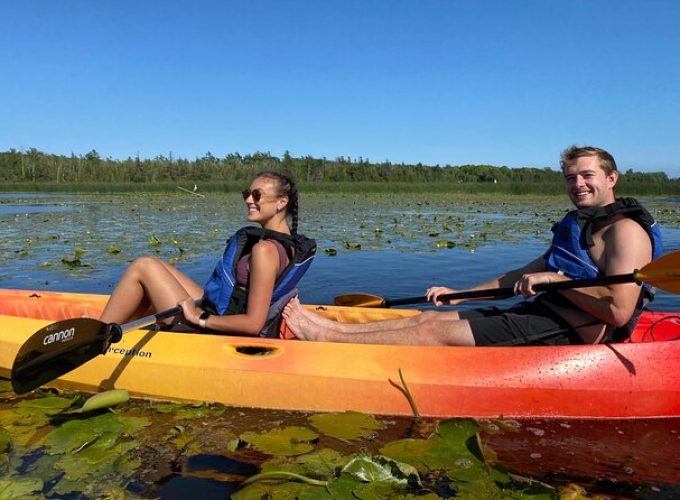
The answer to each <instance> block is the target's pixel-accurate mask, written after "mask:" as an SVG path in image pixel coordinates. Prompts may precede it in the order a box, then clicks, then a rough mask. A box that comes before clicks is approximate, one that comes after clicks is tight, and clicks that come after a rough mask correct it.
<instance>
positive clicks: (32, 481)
mask: <svg viewBox="0 0 680 500" xmlns="http://www.w3.org/2000/svg"><path fill="white" fill-rule="evenodd" d="M42 489H43V482H42V481H41V480H40V479H38V478H35V477H26V478H16V479H0V498H3V499H7V500H12V499H15V498H16V499H17V500H19V499H21V500H23V499H25V498H40V497H38V496H33V495H30V493H33V492H40V491H41V490H42Z"/></svg>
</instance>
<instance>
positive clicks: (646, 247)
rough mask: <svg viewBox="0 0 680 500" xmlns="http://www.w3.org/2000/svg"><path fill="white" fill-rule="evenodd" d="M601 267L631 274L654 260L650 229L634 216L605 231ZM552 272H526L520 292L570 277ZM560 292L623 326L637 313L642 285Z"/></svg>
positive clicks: (527, 294) (601, 240)
mask: <svg viewBox="0 0 680 500" xmlns="http://www.w3.org/2000/svg"><path fill="white" fill-rule="evenodd" d="M598 245H599V247H600V250H599V251H600V253H601V255H600V257H599V258H598V259H596V260H597V261H599V264H600V267H601V268H602V269H603V271H604V274H605V275H606V276H611V275H614V274H628V273H631V272H633V271H634V270H635V269H640V268H642V267H644V266H645V265H647V264H649V262H650V261H651V260H652V243H651V241H650V239H649V236H648V235H647V232H646V231H645V230H644V229H643V228H642V226H640V225H639V224H638V223H636V222H635V221H633V220H632V219H628V218H624V219H621V220H619V221H617V222H614V223H613V224H610V225H609V226H607V227H605V228H604V229H603V230H602V233H601V236H600V237H599V241H598ZM569 279H570V278H567V277H566V276H561V275H558V274H556V273H551V272H539V273H535V274H525V275H523V276H521V277H520V278H519V281H518V285H517V287H518V292H519V293H521V294H522V295H524V296H525V297H530V296H531V295H534V294H535V291H534V287H535V286H536V285H538V284H545V283H554V282H556V281H564V280H569ZM559 293H561V294H563V295H564V296H565V297H567V298H568V299H569V300H570V301H571V302H572V303H573V304H574V305H575V306H576V307H578V308H579V309H581V310H582V311H583V312H586V313H588V314H590V315H592V316H594V317H595V318H597V319H599V320H600V321H602V322H604V323H607V324H609V325H613V326H615V327H620V326H623V325H625V324H626V323H627V322H628V321H629V320H630V318H631V317H632V315H633V312H634V311H635V306H636V305H637V301H638V298H639V296H640V287H639V286H638V285H636V284H635V283H624V284H619V285H609V286H599V287H588V288H574V289H569V290H562V291H560V292H559Z"/></svg>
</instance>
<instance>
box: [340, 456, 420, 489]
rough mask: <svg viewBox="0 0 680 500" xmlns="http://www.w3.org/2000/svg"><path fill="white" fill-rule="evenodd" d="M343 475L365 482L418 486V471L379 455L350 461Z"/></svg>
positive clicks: (359, 457) (360, 457)
mask: <svg viewBox="0 0 680 500" xmlns="http://www.w3.org/2000/svg"><path fill="white" fill-rule="evenodd" d="M342 472H343V473H346V474H350V475H351V476H353V477H355V478H357V479H359V480H360V481H365V482H384V483H398V484H402V485H407V484H419V483H420V479H419V477H418V471H417V470H416V468H415V467H413V466H412V465H409V464H406V463H403V462H398V461H396V460H392V459H390V458H387V457H382V456H380V455H378V456H375V457H371V456H369V455H359V456H357V457H355V458H353V459H352V460H350V461H349V462H348V463H347V465H345V467H343V469H342Z"/></svg>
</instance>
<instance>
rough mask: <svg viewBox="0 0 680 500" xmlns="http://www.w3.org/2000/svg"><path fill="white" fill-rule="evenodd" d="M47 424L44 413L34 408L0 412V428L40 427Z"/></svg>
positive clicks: (47, 419) (47, 420)
mask: <svg viewBox="0 0 680 500" xmlns="http://www.w3.org/2000/svg"><path fill="white" fill-rule="evenodd" d="M48 423H49V418H48V417H47V416H46V415H45V412H43V411H40V410H36V409H34V408H17V409H8V410H0V426H2V427H34V428H35V427H42V426H44V425H47V424H48Z"/></svg>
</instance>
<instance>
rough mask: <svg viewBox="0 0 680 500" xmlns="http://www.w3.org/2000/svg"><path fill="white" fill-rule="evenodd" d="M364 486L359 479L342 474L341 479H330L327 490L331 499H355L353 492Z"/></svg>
mask: <svg viewBox="0 0 680 500" xmlns="http://www.w3.org/2000/svg"><path fill="white" fill-rule="evenodd" d="M362 484H363V483H362V482H361V481H359V480H358V479H357V478H355V477H352V476H350V475H348V474H342V475H340V476H339V477H335V478H332V479H329V480H328V482H327V483H326V490H327V491H328V494H329V495H330V496H331V498H355V497H354V494H353V492H354V490H356V489H357V488H358V487H359V486H361V485H362ZM383 498H387V497H383Z"/></svg>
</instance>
